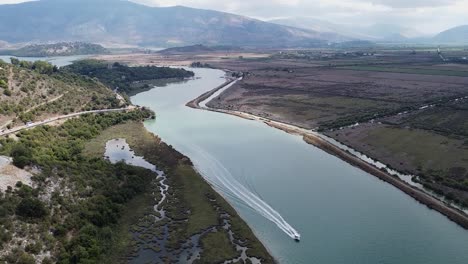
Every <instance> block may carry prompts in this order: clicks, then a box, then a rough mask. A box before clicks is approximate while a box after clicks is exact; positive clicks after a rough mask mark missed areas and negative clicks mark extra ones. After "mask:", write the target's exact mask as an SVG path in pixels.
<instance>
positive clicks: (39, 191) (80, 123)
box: [0, 111, 155, 263]
mask: <svg viewBox="0 0 468 264" xmlns="http://www.w3.org/2000/svg"><path fill="white" fill-rule="evenodd" d="M150 115H151V113H149V112H147V111H132V112H128V113H112V114H99V115H87V116H84V117H82V118H78V119H72V120H69V121H67V122H66V123H65V124H64V125H62V126H59V127H48V126H43V127H38V128H35V129H32V130H28V131H24V132H21V133H20V134H19V135H18V137H19V141H14V140H11V139H1V140H0V144H1V146H3V147H2V148H1V149H0V153H1V154H3V155H14V156H19V157H22V159H23V160H24V162H25V164H31V165H34V166H37V167H38V168H40V173H39V174H37V175H36V176H35V177H34V181H35V184H36V186H37V187H35V188H31V187H29V186H27V185H25V184H21V183H18V184H17V186H16V188H15V189H13V188H11V189H9V190H7V191H6V192H5V193H1V194H0V222H1V223H2V225H1V227H0V234H1V237H2V240H1V242H0V243H1V244H0V246H1V247H2V248H6V245H7V244H8V245H9V247H8V248H10V249H11V250H9V251H7V252H5V253H6V255H5V257H4V258H3V260H4V261H7V262H9V263H11V262H10V260H12V259H16V260H18V259H24V260H25V261H26V260H29V259H34V258H33V257H32V256H33V255H37V254H39V253H40V252H45V251H50V252H51V253H52V261H53V262H57V263H96V262H98V260H99V259H100V258H101V257H102V256H103V255H104V254H107V253H108V251H109V249H110V248H111V245H112V243H113V241H114V239H115V237H118V234H116V233H115V231H114V230H118V228H117V229H116V228H115V227H116V226H118V223H119V219H120V218H121V216H122V214H123V212H124V211H125V207H126V205H127V204H128V203H129V202H130V201H132V200H133V199H134V198H136V197H137V196H138V195H140V194H144V193H145V192H146V191H147V190H148V188H149V186H151V184H150V183H151V181H152V180H154V178H155V175H154V173H152V172H151V171H148V170H145V169H141V168H137V167H132V166H128V165H125V164H123V163H118V164H115V165H113V164H110V163H109V162H107V161H105V160H103V159H101V158H88V157H87V156H84V155H82V154H81V152H82V150H83V148H84V144H85V143H86V142H87V141H88V140H90V139H91V138H93V137H95V136H97V135H99V133H100V132H101V131H103V130H104V129H106V128H108V127H110V126H113V125H116V124H119V123H123V122H126V121H129V120H134V121H138V120H141V119H143V118H146V117H149V116H150ZM25 150H28V152H29V153H30V155H26V152H25ZM19 239H25V240H27V241H29V242H30V243H35V244H34V245H30V246H28V247H26V251H27V252H28V253H26V252H23V251H22V249H21V247H19V246H18V244H17V242H16V241H18V240H19ZM39 242H43V244H42V245H41V244H39V245H38V244H37V243H39ZM14 263H17V262H14Z"/></svg>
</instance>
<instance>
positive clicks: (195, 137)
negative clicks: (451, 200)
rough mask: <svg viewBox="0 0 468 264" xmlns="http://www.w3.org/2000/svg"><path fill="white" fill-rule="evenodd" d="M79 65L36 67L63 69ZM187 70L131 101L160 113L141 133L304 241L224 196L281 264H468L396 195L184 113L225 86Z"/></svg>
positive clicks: (448, 229)
mask: <svg viewBox="0 0 468 264" xmlns="http://www.w3.org/2000/svg"><path fill="white" fill-rule="evenodd" d="M80 58H82V57H81V56H70V57H58V58H40V59H42V60H47V61H50V62H51V63H54V64H55V65H57V66H64V65H68V64H70V63H71V61H74V60H77V59H80ZM0 59H2V57H0ZM3 59H5V60H8V59H9V56H7V57H6V58H3ZM21 59H25V58H21ZM26 59H28V60H37V59H38V58H26ZM193 71H194V72H195V73H196V77H198V78H197V79H195V80H190V81H186V82H179V83H172V84H168V85H167V86H164V87H156V88H154V89H152V90H150V91H146V92H143V93H140V94H138V95H136V96H133V97H132V98H131V99H132V102H133V103H134V104H138V105H142V106H147V107H150V108H151V109H153V110H154V111H155V112H156V113H157V119H156V120H153V121H147V122H146V123H145V126H146V127H147V129H148V130H150V131H152V132H154V133H156V134H157V135H159V136H160V137H161V138H162V139H163V140H164V141H165V142H167V143H168V144H171V145H173V146H174V147H175V148H176V149H177V150H179V151H181V152H182V153H184V154H185V155H187V156H189V157H190V158H191V159H192V161H193V162H194V164H195V166H196V167H197V169H198V170H199V171H200V172H202V173H203V175H204V176H205V177H207V178H213V177H214V175H213V174H216V173H220V174H221V176H226V177H228V178H230V177H232V178H233V179H234V180H237V182H239V183H241V184H242V185H243V186H245V187H246V189H248V190H250V191H251V192H252V193H253V194H256V195H257V196H258V197H260V198H261V199H263V200H264V201H265V202H266V203H268V204H269V205H270V206H271V207H272V208H273V209H275V210H276V211H278V212H279V213H280V214H281V215H282V217H283V218H284V219H285V220H286V221H287V222H288V223H289V224H291V225H292V226H293V227H294V228H295V229H297V230H298V231H299V232H300V233H301V235H302V239H301V242H300V243H296V242H294V241H293V240H292V239H291V238H290V237H288V236H287V235H286V234H285V233H284V232H283V231H281V229H279V228H278V226H277V225H275V224H274V223H272V222H271V221H269V220H268V219H266V218H265V217H263V216H261V215H260V214H259V213H258V212H256V211H253V210H252V209H251V208H249V207H248V206H246V204H245V203H244V202H242V201H240V200H239V199H235V198H232V197H231V196H229V195H228V194H227V193H225V196H226V198H227V199H228V200H229V202H230V203H231V204H232V205H233V206H234V207H235V208H236V209H237V211H238V212H239V213H240V215H241V216H242V217H243V218H244V219H245V220H246V222H247V223H248V224H249V225H250V226H251V227H252V229H253V230H254V232H255V234H256V235H257V236H258V237H259V238H260V240H261V241H262V242H263V243H264V244H265V246H266V247H267V248H268V249H269V250H270V252H271V254H272V255H273V256H274V257H275V258H276V259H277V260H278V261H279V262H280V263H287V264H289V263H301V264H302V263H304V264H315V263H317V264H323V263H326V264H341V263H343V264H351V263H356V264H367V263H369V264H376V263H380V264H393V263H395V264H396V263H398V264H401V263H410V264H419V263H421V264H441V263H444V264H445V263H447V264H458V263H460V264H466V263H468V250H467V249H468V231H466V230H464V229H462V228H461V227H459V226H458V225H456V224H455V223H453V222H451V221H450V220H448V219H447V218H446V217H445V216H443V215H441V214H439V213H437V212H435V211H433V210H429V209H428V208H427V207H426V206H424V205H421V204H419V203H418V202H416V201H415V200H413V199H412V198H410V197H409V196H407V195H405V194H404V193H402V192H401V191H399V190H398V189H396V188H394V187H393V186H391V185H389V184H387V183H384V182H382V181H380V180H378V179H377V178H376V177H374V176H372V175H370V174H368V173H366V172H364V171H362V170H360V169H357V168H355V167H352V166H350V165H348V164H347V163H346V162H344V161H342V160H340V159H338V158H336V157H334V156H331V155H329V154H327V153H325V152H324V151H322V150H320V149H317V148H315V147H313V146H311V145H308V144H306V143H305V142H304V141H303V140H302V139H301V138H300V137H298V136H294V135H290V134H287V133H285V132H283V131H279V130H277V129H274V128H271V127H268V126H266V125H264V124H262V123H259V122H254V121H249V120H245V119H241V118H238V117H235V116H230V115H225V114H221V113H216V112H209V111H204V110H198V109H192V108H188V107H186V106H185V104H186V103H187V102H188V101H190V100H192V99H194V98H196V97H198V96H199V95H200V94H202V93H204V92H206V91H208V90H211V89H213V88H214V87H217V86H219V85H220V84H222V83H223V82H224V79H223V78H222V77H223V75H224V73H223V72H222V71H219V70H211V69H193ZM217 189H218V191H220V192H221V193H223V192H225V189H224V188H217Z"/></svg>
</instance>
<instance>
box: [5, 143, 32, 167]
mask: <svg viewBox="0 0 468 264" xmlns="http://www.w3.org/2000/svg"><path fill="white" fill-rule="evenodd" d="M10 156H11V157H12V158H13V164H14V165H15V166H16V167H18V168H21V169H22V168H24V167H25V166H27V165H29V164H30V163H31V161H32V153H31V150H30V149H28V148H27V147H26V146H25V145H23V144H16V145H15V146H14V147H13V149H12V151H11V153H10Z"/></svg>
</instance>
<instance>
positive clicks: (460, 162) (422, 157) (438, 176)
mask: <svg viewBox="0 0 468 264" xmlns="http://www.w3.org/2000/svg"><path fill="white" fill-rule="evenodd" d="M363 143H366V144H369V145H370V146H372V148H374V149H376V150H377V151H378V152H380V153H391V154H392V155H391V157H390V158H392V159H394V161H391V160H388V158H387V159H385V158H384V159H385V161H387V162H389V163H390V164H393V165H394V166H398V167H402V168H405V167H406V168H408V170H409V171H410V173H413V174H416V175H419V180H420V181H421V182H422V183H424V184H426V185H427V186H428V187H430V188H431V189H433V190H435V191H436V192H438V193H440V194H445V195H447V194H449V193H451V195H450V196H451V199H452V200H454V201H456V202H458V203H461V204H463V205H465V206H468V196H467V195H466V193H464V192H468V164H467V161H466V157H468V148H467V147H466V146H464V140H463V139H457V138H453V137H447V136H443V135H438V134H436V133H433V132H430V131H424V130H418V129H403V128H396V127H393V128H392V127H381V128H376V129H372V130H370V131H369V132H368V136H367V137H366V138H365V139H364V140H363ZM374 151H375V150H374ZM397 162H399V163H401V164H395V163H397ZM447 187H448V188H447Z"/></svg>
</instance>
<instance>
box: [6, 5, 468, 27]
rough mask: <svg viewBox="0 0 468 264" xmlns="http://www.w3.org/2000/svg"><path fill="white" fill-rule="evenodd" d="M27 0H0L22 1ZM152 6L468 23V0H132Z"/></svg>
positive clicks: (348, 20)
mask: <svg viewBox="0 0 468 264" xmlns="http://www.w3.org/2000/svg"><path fill="white" fill-rule="evenodd" d="M25 1H26V0H0V3H18V2H25ZM132 1H134V2H139V3H143V4H146V5H152V6H173V5H184V6H190V7H196V8H204V9H215V10H220V11H225V12H231V13H236V14H241V15H246V16H250V17H254V18H259V19H269V18H280V17H281V18H283V17H294V16H309V17H314V18H318V19H323V20H328V21H330V22H334V23H342V24H360V25H368V24H373V23H387V24H400V25H403V26H409V27H413V28H415V29H416V30H419V31H422V32H425V33H436V32H440V31H442V30H445V29H447V28H450V27H453V26H456V25H461V24H468V0H132Z"/></svg>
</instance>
